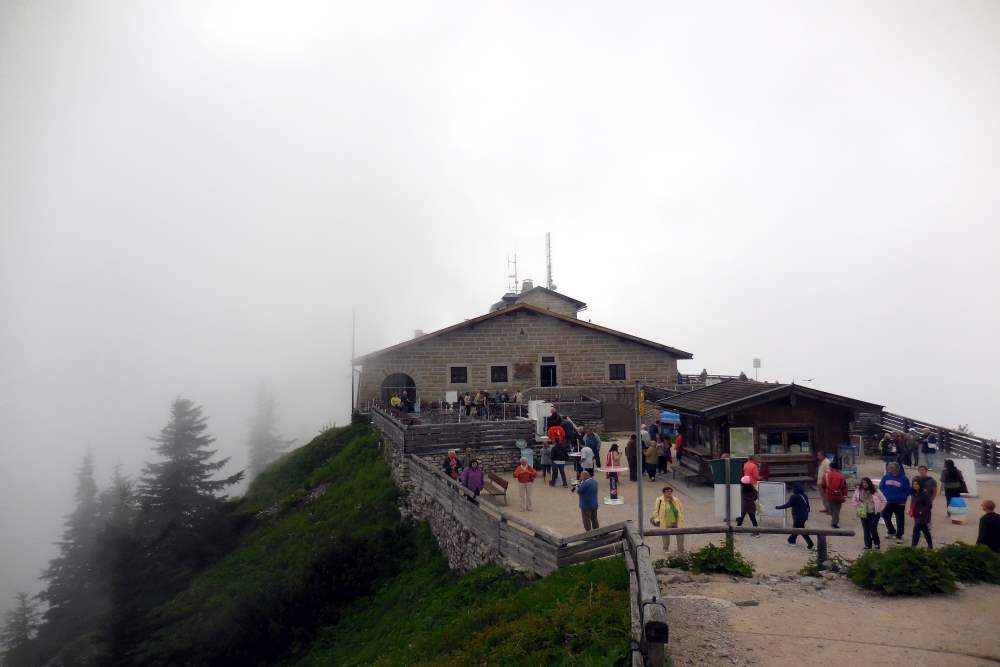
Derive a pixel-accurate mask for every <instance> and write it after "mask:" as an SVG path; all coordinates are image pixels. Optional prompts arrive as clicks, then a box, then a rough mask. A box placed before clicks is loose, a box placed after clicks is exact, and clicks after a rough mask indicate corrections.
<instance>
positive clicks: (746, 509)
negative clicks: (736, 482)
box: [736, 475, 760, 537]
mask: <svg viewBox="0 0 1000 667" xmlns="http://www.w3.org/2000/svg"><path fill="white" fill-rule="evenodd" d="M757 498H758V494H757V488H756V487H755V486H754V485H753V478H752V477H750V475H743V477H741V478H740V518H739V519H737V520H736V525H737V526H742V525H743V519H744V518H746V517H750V523H752V524H753V527H754V528H756V527H757ZM753 536H754V537H760V533H754V534H753Z"/></svg>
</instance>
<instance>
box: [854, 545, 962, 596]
mask: <svg viewBox="0 0 1000 667" xmlns="http://www.w3.org/2000/svg"><path fill="white" fill-rule="evenodd" d="M847 576H849V577H850V578H851V581H853V582H854V583H855V584H857V585H858V586H861V587H862V588H868V589H870V590H874V591H881V592H883V593H887V594H889V595H933V594H935V593H950V592H952V591H954V590H955V575H954V574H953V573H952V571H951V570H950V569H948V566H947V565H946V564H945V562H944V559H942V558H941V556H940V555H939V554H938V553H937V552H936V551H929V550H923V549H916V548H913V547H898V548H895V549H889V550H887V551H868V552H867V553H865V554H864V555H862V556H861V557H860V558H858V559H857V560H856V561H854V563H852V564H851V566H850V567H849V568H848V570H847Z"/></svg>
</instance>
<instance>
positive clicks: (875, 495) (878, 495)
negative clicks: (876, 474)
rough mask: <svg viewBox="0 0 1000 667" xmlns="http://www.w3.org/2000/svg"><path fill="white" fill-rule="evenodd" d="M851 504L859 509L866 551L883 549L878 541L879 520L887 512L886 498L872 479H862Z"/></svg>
mask: <svg viewBox="0 0 1000 667" xmlns="http://www.w3.org/2000/svg"><path fill="white" fill-rule="evenodd" d="M851 502H852V503H853V504H854V506H855V507H856V508H857V509H858V518H859V519H861V533H862V535H864V538H865V549H871V548H872V547H873V546H874V548H876V549H881V548H882V545H881V542H880V541H879V539H878V520H879V517H880V516H881V515H882V511H883V510H885V505H886V501H885V496H884V495H882V492H881V491H879V490H878V489H877V488H875V484H874V483H873V482H872V480H871V478H869V477H863V478H861V483H860V484H858V488H856V489H855V490H854V497H853V498H851Z"/></svg>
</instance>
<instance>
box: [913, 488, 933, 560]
mask: <svg viewBox="0 0 1000 667" xmlns="http://www.w3.org/2000/svg"><path fill="white" fill-rule="evenodd" d="M910 488H911V489H912V490H911V492H910V493H911V496H910V516H912V517H913V538H912V539H911V540H910V546H911V547H915V546H917V542H919V541H920V535H921V534H923V536H924V539H926V540H927V548H928V549H933V548H934V542H932V541H931V510H932V509H933V508H934V499H933V498H931V494H930V493H928V492H927V490H926V489H924V486H923V482H921V480H920V478H919V477H914V478H913V482H912V484H911V487H910Z"/></svg>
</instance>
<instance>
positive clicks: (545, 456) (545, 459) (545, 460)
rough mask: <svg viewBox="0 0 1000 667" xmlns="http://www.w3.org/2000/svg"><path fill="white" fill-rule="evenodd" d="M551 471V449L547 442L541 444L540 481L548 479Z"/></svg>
mask: <svg viewBox="0 0 1000 667" xmlns="http://www.w3.org/2000/svg"><path fill="white" fill-rule="evenodd" d="M551 470H552V447H551V446H549V443H548V442H543V443H542V480H545V479H548V476H549V471H551Z"/></svg>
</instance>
